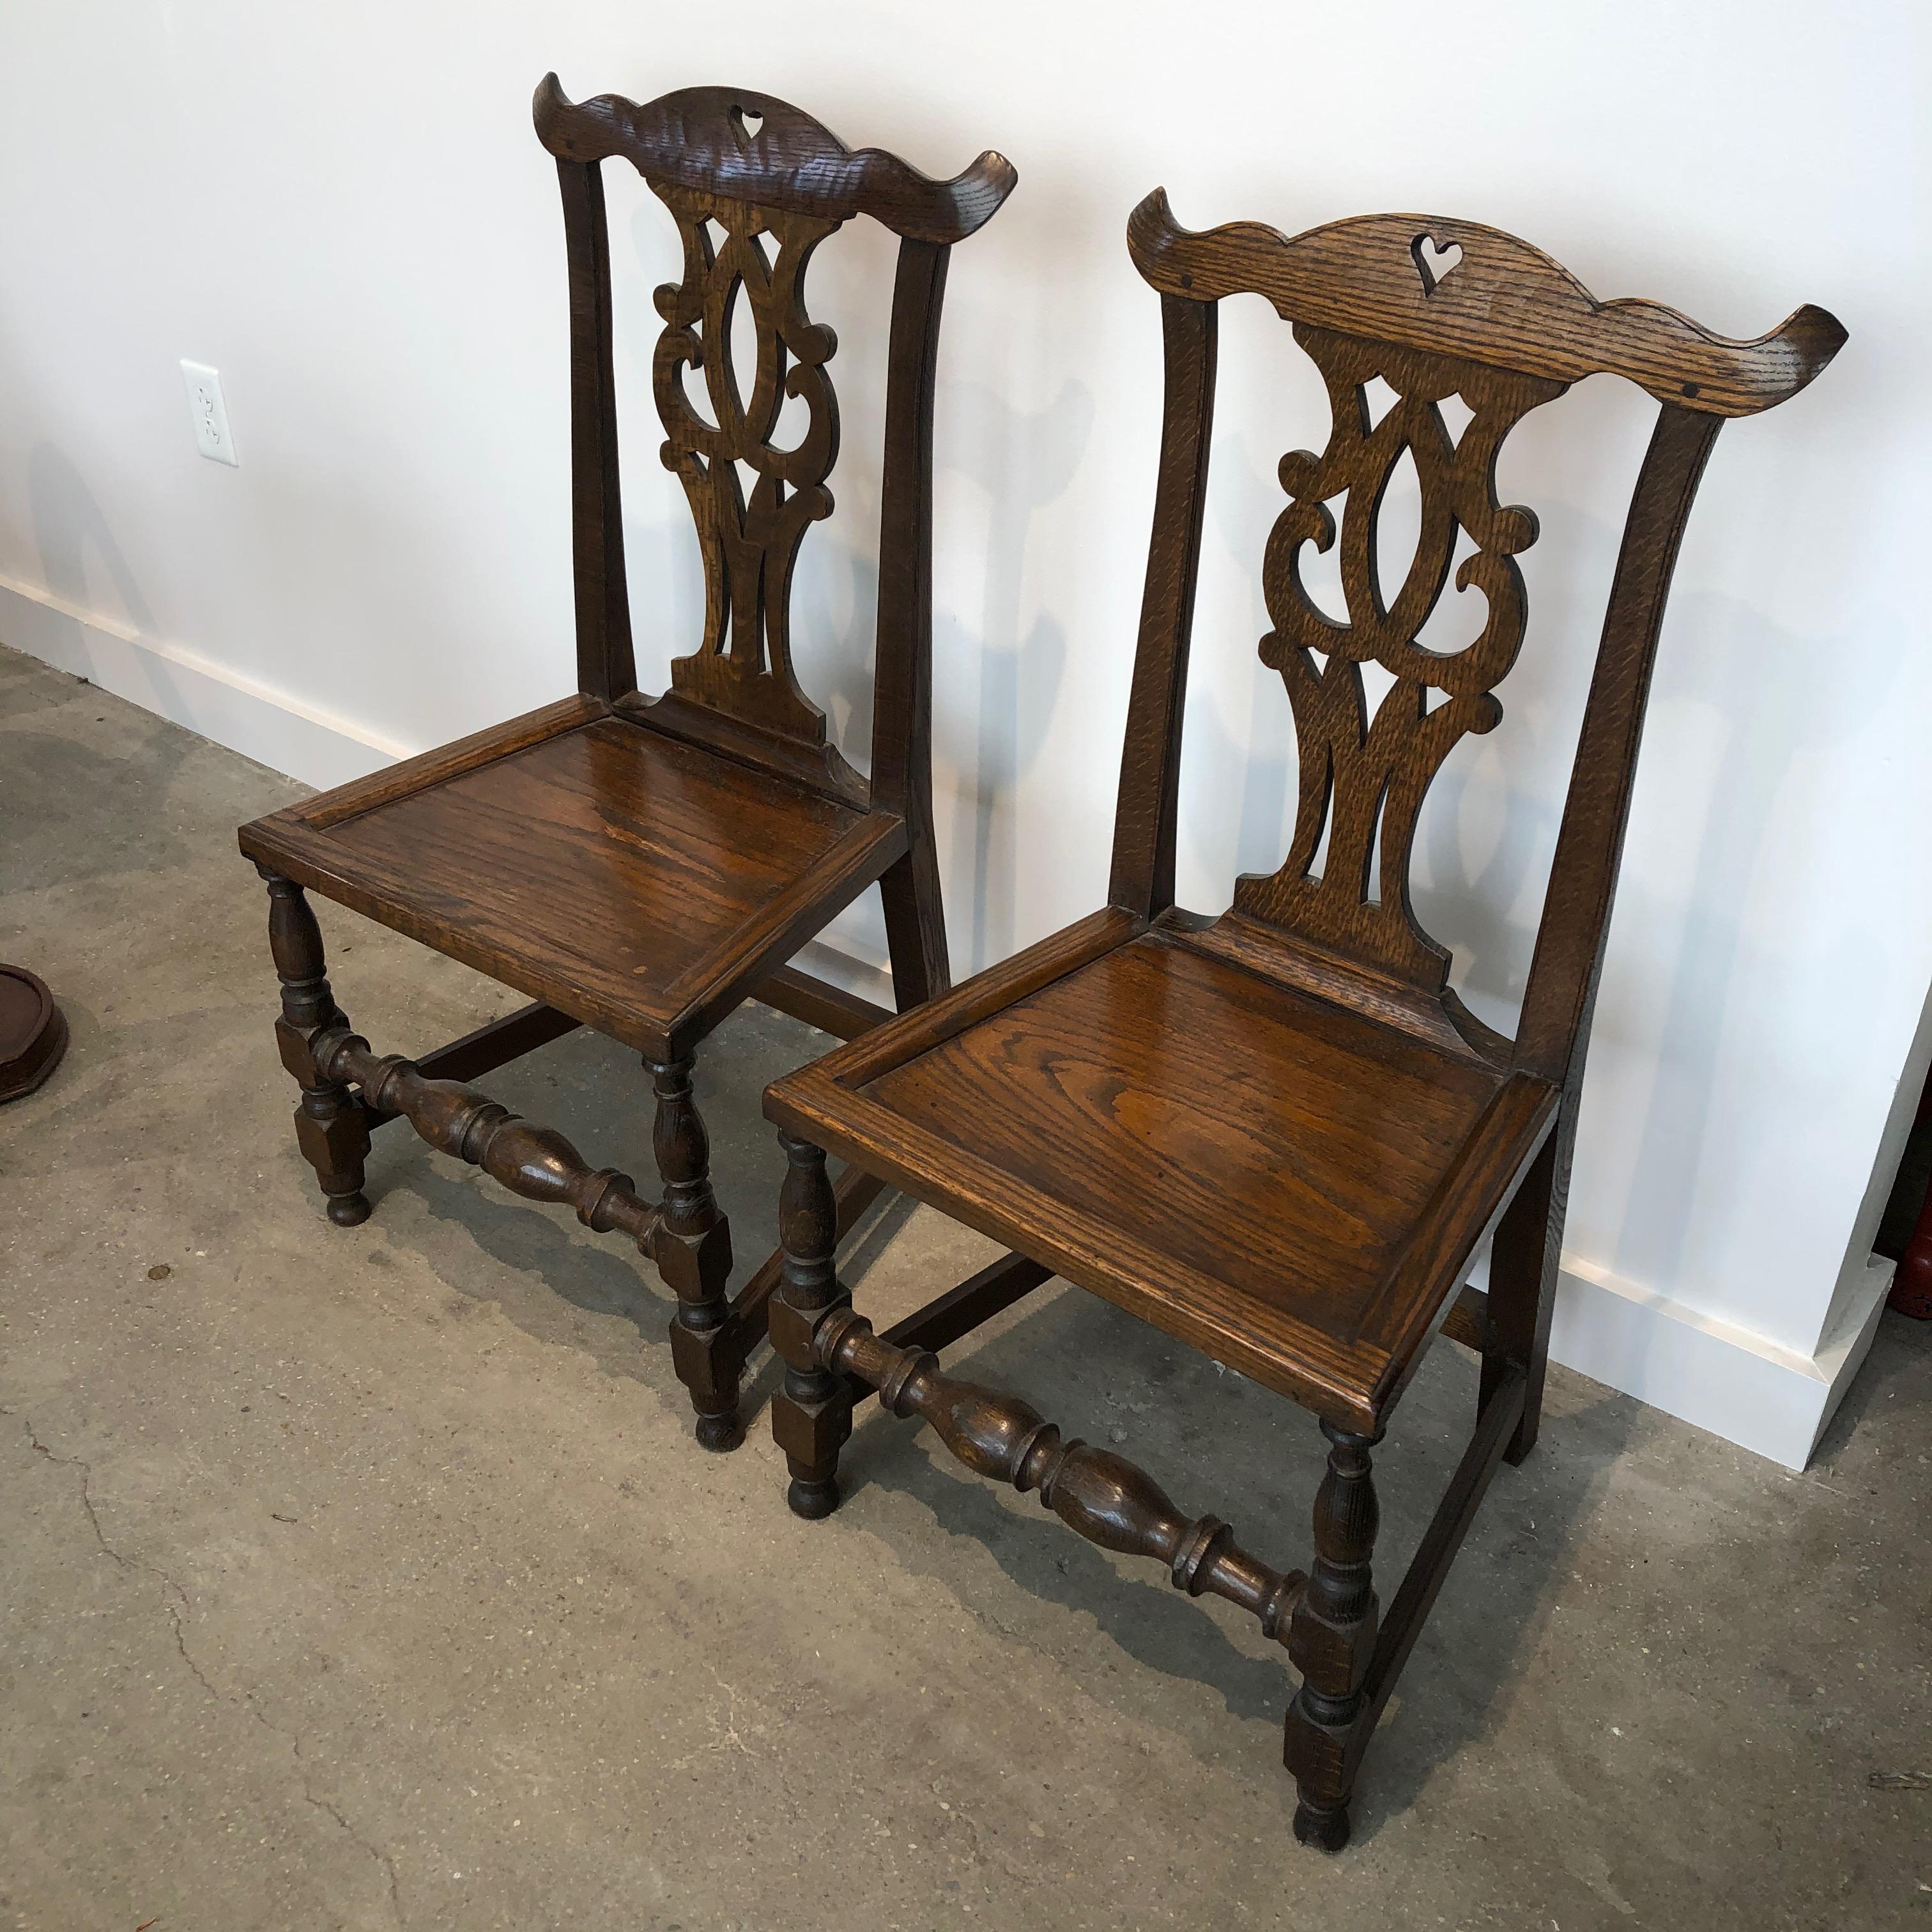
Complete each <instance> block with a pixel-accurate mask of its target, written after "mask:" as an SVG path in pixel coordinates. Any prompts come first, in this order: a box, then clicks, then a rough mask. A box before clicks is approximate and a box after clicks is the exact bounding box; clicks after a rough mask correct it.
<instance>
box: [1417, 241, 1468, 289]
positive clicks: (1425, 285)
mask: <svg viewBox="0 0 1932 1932" xmlns="http://www.w3.org/2000/svg"><path fill="white" fill-rule="evenodd" d="M1409 254H1411V255H1412V257H1414V258H1415V272H1416V273H1417V274H1418V275H1420V276H1421V278H1422V293H1424V295H1426V296H1433V294H1434V293H1436V290H1437V289H1439V287H1441V286H1442V279H1443V278H1444V277H1445V275H1449V274H1450V273H1451V272H1453V271H1454V268H1455V266H1456V264H1457V263H1458V262H1460V261H1461V260H1462V259H1463V246H1462V244H1461V243H1460V242H1450V243H1448V245H1446V246H1443V247H1438V246H1437V245H1436V238H1435V236H1433V235H1430V234H1427V233H1425V234H1421V235H1418V236H1417V237H1416V238H1415V240H1414V241H1413V242H1411V243H1410V244H1409Z"/></svg>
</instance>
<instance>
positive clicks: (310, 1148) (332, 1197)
mask: <svg viewBox="0 0 1932 1932" xmlns="http://www.w3.org/2000/svg"><path fill="white" fill-rule="evenodd" d="M257 870H258V871H260V873H261V874H262V877H263V880H265V881H266V883H267V885H268V888H269V953H271V955H272V956H273V958H274V959H275V977H277V978H278V980H281V983H282V1012H281V1018H280V1019H278V1020H277V1021H276V1022H275V1046H276V1049H277V1051H278V1052H279V1053H280V1055H281V1062H282V1064H283V1065H284V1067H287V1069H288V1070H289V1073H290V1075H291V1076H293V1078H294V1079H295V1081H296V1084H297V1085H299V1087H300V1088H302V1100H301V1102H300V1103H299V1105H298V1106H297V1107H296V1145H297V1146H298V1147H299V1148H301V1149H302V1158H303V1159H304V1160H306V1161H307V1162H308V1164H309V1166H311V1167H312V1168H314V1169H315V1178H316V1180H317V1182H318V1183H319V1184H320V1187H321V1188H322V1192H323V1196H324V1198H325V1199H326V1201H327V1202H328V1203H329V1219H330V1220H332V1221H333V1222H334V1223H335V1225H336V1226H338V1228H353V1227H356V1226H359V1225H360V1224H361V1223H363V1222H365V1221H366V1220H368V1218H369V1198H368V1196H367V1195H365V1193H363V1192H362V1181H363V1162H364V1160H365V1159H366V1157H368V1152H369V1124H368V1118H366V1116H365V1112H364V1109H363V1107H362V1105H360V1104H359V1103H358V1102H357V1101H356V1098H355V1097H354V1096H353V1094H350V1091H349V1089H348V1088H347V1086H346V1085H344V1083H343V1082H341V1080H338V1079H334V1078H332V1076H330V1075H329V1074H328V1073H326V1072H325V1071H324V1070H323V1067H322V1066H321V1064H320V1062H319V1061H318V1060H317V1058H316V1054H315V1049H314V1043H315V1040H316V1038H317V1035H319V1034H321V1033H323V1031H326V1029H328V1028H331V1027H338V1026H341V1025H345V1024H346V1022H344V1019H343V1017H342V1014H341V1011H340V1010H338V1007H337V1006H336V1004H335V995H334V994H333V993H332V992H331V991H330V990H329V980H328V976H327V972H326V960H325V958H324V956H323V950H322V929H321V928H320V926H317V923H316V919H315V914H314V912H313V911H311V910H310V907H309V903H308V899H307V898H305V896H304V895H303V893H302V888H301V886H299V885H297V884H296V883H294V881H293V880H290V879H286V878H284V877H283V876H282V875H281V874H280V873H279V872H277V871H274V870H272V868H270V867H269V866H267V865H260V864H258V865H257Z"/></svg>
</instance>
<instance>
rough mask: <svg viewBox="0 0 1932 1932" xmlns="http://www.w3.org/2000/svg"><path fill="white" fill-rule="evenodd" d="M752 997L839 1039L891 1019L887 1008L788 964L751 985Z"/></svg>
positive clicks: (853, 1036)
mask: <svg viewBox="0 0 1932 1932" xmlns="http://www.w3.org/2000/svg"><path fill="white" fill-rule="evenodd" d="M751 997H752V998H754V999H756V1000H761V1001H763V1003H764V1004H766V1006H768V1007H776V1008H777V1009H778V1011H779V1012H780V1013H789V1014H790V1016H792V1018H793V1019H795V1020H802V1021H804V1022H805V1025H808V1026H815V1027H816V1028H817V1029H818V1030H819V1031H820V1033H829V1034H832V1035H833V1036H834V1037H835V1038H837V1039H839V1040H856V1039H857V1038H858V1037H859V1035H860V1034H862V1033H870V1032H871V1030H872V1029H873V1028H874V1027H875V1026H879V1025H883V1023H884V1022H886V1021H887V1020H889V1019H891V1018H892V1013H891V1011H890V1010H889V1008H887V1007H882V1006H880V1005H878V1004H877V1003H876V1002H875V1001H871V1000H867V999H862V998H860V997H859V995H857V994H856V993H848V992H846V990H845V989H844V987H843V986H833V985H832V983H831V982H830V981H829V980H821V979H820V978H819V977H817V975H816V974H811V973H801V972H799V971H797V970H796V968H793V967H790V966H781V967H780V968H778V971H776V972H775V973H773V974H769V975H768V976H767V977H766V978H764V979H762V980H760V981H759V982H758V983H757V986H754V987H753V988H752V989H751Z"/></svg>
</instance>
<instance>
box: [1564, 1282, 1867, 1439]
mask: <svg viewBox="0 0 1932 1932" xmlns="http://www.w3.org/2000/svg"><path fill="white" fill-rule="evenodd" d="M1892 1267H1893V1264H1892V1263H1891V1262H1888V1261H1885V1260H1884V1259H1882V1258H1881V1257H1879V1256H1876V1255H1873V1256H1872V1257H1871V1258H1870V1261H1869V1262H1867V1265H1866V1267H1865V1268H1864V1271H1863V1274H1862V1276H1861V1277H1859V1278H1858V1280H1857V1281H1856V1285H1855V1289H1854V1290H1853V1292H1852V1293H1851V1294H1850V1295H1848V1296H1847V1297H1846V1300H1845V1304H1844V1307H1843V1311H1842V1313H1841V1317H1840V1319H1839V1322H1838V1326H1837V1327H1836V1328H1835V1330H1834V1331H1832V1334H1829V1335H1828V1336H1826V1338H1825V1340H1824V1342H1823V1344H1822V1345H1821V1346H1820V1349H1819V1351H1818V1353H1817V1355H1800V1354H1799V1353H1798V1352H1797V1351H1796V1350H1795V1349H1787V1348H1784V1347H1782V1346H1780V1345H1779V1344H1778V1343H1775V1342H1774V1341H1772V1340H1770V1339H1769V1337H1766V1336H1763V1335H1760V1334H1755V1333H1754V1332H1753V1331H1751V1330H1750V1329H1748V1328H1738V1327H1736V1326H1735V1325H1733V1324H1731V1323H1730V1322H1720V1321H1718V1320H1715V1319H1713V1318H1712V1316H1707V1315H1701V1314H1700V1313H1698V1312H1697V1310H1695V1309H1692V1308H1687V1307H1685V1306H1684V1304H1682V1302H1677V1301H1671V1300H1670V1299H1669V1298H1667V1297H1666V1296H1664V1295H1653V1294H1651V1293H1649V1292H1648V1291H1646V1290H1645V1289H1640V1288H1639V1287H1637V1286H1635V1284H1634V1283H1630V1282H1627V1281H1622V1280H1619V1279H1618V1278H1617V1277H1616V1276H1615V1275H1613V1274H1611V1273H1610V1271H1609V1270H1608V1269H1607V1268H1599V1267H1598V1266H1597V1265H1596V1264H1595V1262H1589V1261H1586V1260H1584V1259H1583V1257H1582V1256H1577V1255H1565V1256H1564V1258H1563V1274H1562V1283H1561V1285H1560V1286H1559V1289H1558V1292H1557V1300H1556V1322H1555V1324H1554V1326H1553V1329H1552V1331H1551V1334H1550V1355H1551V1357H1552V1358H1553V1360H1555V1361H1559V1362H1561V1363H1562V1364H1564V1366H1565V1367H1567V1368H1572V1369H1576V1370H1580V1371H1581V1373H1583V1374H1585V1375H1586V1376H1590V1377H1591V1378H1592V1379H1593V1380H1595V1381H1597V1382H1607V1383H1608V1384H1609V1385H1610V1387H1611V1388H1616V1389H1621V1390H1622V1391H1624V1393H1625V1394H1627V1395H1634V1396H1635V1397H1637V1400H1639V1401H1640V1402H1646V1403H1649V1404H1650V1405H1651V1406H1652V1408H1655V1409H1663V1410H1665V1411H1666V1412H1667V1413H1669V1414H1670V1415H1675V1416H1677V1417H1679V1418H1681V1419H1682V1421H1685V1422H1691V1423H1694V1424H1697V1427H1699V1428H1700V1429H1708V1430H1710V1432H1711V1433H1712V1435H1714V1436H1723V1437H1724V1439H1726V1440H1727V1441H1728V1442H1735V1443H1737V1444H1738V1445H1739V1446H1740V1447H1741V1448H1746V1449H1750V1450H1753V1451H1756V1453H1757V1454H1759V1455H1760V1456H1768V1457H1770V1458H1771V1460H1772V1461H1773V1462H1775V1463H1783V1464H1784V1466H1785V1467H1786V1468H1787V1469H1803V1468H1804V1467H1805V1464H1806V1463H1808V1462H1809V1461H1810V1460H1811V1452H1812V1451H1813V1450H1814V1448H1817V1444H1818V1439H1819V1437H1820V1436H1822V1435H1823V1433H1824V1430H1825V1425H1826V1424H1827V1423H1828V1422H1829V1421H1831V1419H1832V1412H1833V1411H1834V1410H1835V1409H1837V1407H1838V1402H1839V1399H1840V1398H1841V1397H1842V1396H1843V1394H1844V1392H1845V1391H1846V1388H1848V1387H1849V1385H1850V1383H1851V1379H1852V1376H1855V1374H1857V1373H1858V1365H1859V1364H1861V1362H1863V1361H1864V1358H1865V1355H1866V1353H1867V1351H1868V1350H1869V1349H1870V1347H1871V1343H1872V1337H1873V1335H1874V1334H1876V1332H1877V1329H1878V1319H1879V1315H1880V1314H1881V1313H1882V1312H1883V1310H1884V1307H1885V1295H1886V1292H1888V1289H1890V1288H1891V1276H1892Z"/></svg>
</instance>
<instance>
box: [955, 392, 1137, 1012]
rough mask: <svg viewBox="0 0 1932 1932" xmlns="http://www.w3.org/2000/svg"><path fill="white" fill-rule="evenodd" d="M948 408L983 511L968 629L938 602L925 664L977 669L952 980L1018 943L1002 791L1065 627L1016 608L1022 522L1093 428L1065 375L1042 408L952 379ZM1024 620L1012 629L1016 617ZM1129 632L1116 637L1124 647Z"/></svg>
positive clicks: (1054, 685) (1072, 466)
mask: <svg viewBox="0 0 1932 1932" xmlns="http://www.w3.org/2000/svg"><path fill="white" fill-rule="evenodd" d="M949 407H950V408H951V409H952V410H953V411H955V412H956V413H959V414H961V415H963V416H970V417H971V419H972V420H973V421H974V423H975V424H976V425H977V426H978V430H979V434H977V435H976V436H974V437H953V438H951V439H949V440H948V441H947V443H946V445H945V446H944V449H945V455H946V461H947V467H948V468H949V469H954V470H956V471H958V472H960V473H962V474H964V475H966V476H968V477H969V478H971V480H972V481H974V482H975V483H977V484H978V485H979V486H980V490H982V491H983V493H984V494H985V496H986V503H987V508H988V519H987V522H986V525H985V538H984V541H983V544H982V546H981V549H982V553H983V556H984V557H985V559H986V571H985V577H984V589H983V601H982V604H981V607H980V624H979V626H978V635H977V637H975V636H972V635H970V634H968V633H967V632H966V631H965V629H964V627H963V626H962V625H961V624H960V623H959V621H958V620H957V619H956V618H955V617H953V616H951V615H950V613H947V612H946V611H945V610H943V609H942V610H940V611H938V612H936V613H935V618H934V627H933V628H934V637H933V655H934V657H935V661H938V662H940V663H943V664H959V663H965V662H968V661H971V662H972V663H974V664H977V667H978V668H979V673H980V704H979V718H978V721H977V736H976V737H975V739H974V765H973V769H972V772H971V775H970V778H969V777H968V775H967V774H965V773H963V772H960V773H956V775H955V777H954V781H953V784H954V796H955V797H956V799H957V800H958V802H959V807H960V809H959V811H958V812H957V814H956V817H955V821H954V825H953V857H952V862H951V864H950V866H948V867H947V868H946V876H947V877H948V878H949V879H950V880H953V881H955V882H956V885H955V889H954V891H953V893H952V894H951V895H950V897H951V898H952V901H953V904H959V900H960V898H961V897H962V895H964V896H965V900H966V903H967V905H968V908H969V910H968V917H967V919H966V920H965V930H964V932H955V933H954V934H953V935H952V944H953V977H954V979H955V980H964V979H965V978H967V977H969V976H970V975H971V974H974V973H977V972H980V971H983V970H984V969H985V968H986V967H988V966H989V965H993V964H994V963H995V962H996V961H998V960H1001V959H1005V958H1006V957H1007V955H1008V954H1010V953H1012V952H1013V951H1014V950H1016V947H1017V946H1018V944H1019V940H1018V937H1017V908H1018V886H1019V822H1018V820H1017V819H1016V817H1015V816H1014V813H1013V799H1014V794H1015V792H1016V790H1017V788H1018V787H1019V783H1020V781H1021V780H1022V778H1024V777H1025V775H1026V774H1027V773H1028V772H1029V771H1031V769H1032V768H1033V766H1034V763H1036V762H1037V760H1038V758H1039V757H1040V752H1041V750H1042V748H1043V746H1044V745H1045V744H1046V739H1047V735H1048V732H1049V727H1051V725H1052V721H1053V718H1054V714H1055V711H1056V710H1057V709H1058V706H1059V698H1060V688H1061V682H1062V681H1063V679H1064V676H1065V674H1066V670H1067V632H1066V630H1065V628H1064V626H1063V625H1061V622H1060V621H1059V619H1058V618H1056V617H1055V616H1053V615H1052V613H1051V612H1050V611H1049V610H1046V609H1045V608H1043V609H1041V610H1040V611H1038V612H1037V613H1036V614H1035V615H1034V617H1033V619H1032V621H1031V623H1028V622H1026V621H1025V613H1024V610H1023V608H1022V592H1023V589H1024V585H1025V572H1026V564H1027V555H1028V542H1029V538H1030V533H1031V529H1032V526H1033V523H1034V519H1035V517H1037V516H1038V514H1040V511H1042V510H1043V509H1045V508H1047V506H1048V505H1050V504H1052V503H1053V502H1056V501H1057V500H1058V499H1059V498H1060V496H1062V495H1063V494H1064V492H1065V491H1066V490H1067V486H1068V485H1069V484H1070V483H1071V482H1072V481H1073V477H1074V475H1075V473H1076V471H1078V469H1079V467H1080V464H1081V462H1082V459H1083V458H1084V457H1085V455H1086V452H1087V446H1088V442H1089V441H1090V440H1091V437H1092V435H1093V431H1094V392H1092V390H1091V389H1089V388H1088V386H1086V385H1085V383H1080V382H1077V381H1075V380H1072V379H1071V378H1070V379H1069V380H1067V381H1066V382H1065V383H1063V384H1062V385H1061V389H1060V391H1059V393H1058V395H1056V396H1055V398H1054V399H1053V401H1052V402H1050V403H1049V404H1047V405H1046V407H1045V408H1044V409H1040V410H1020V409H1016V408H1014V407H1013V405H1012V404H1010V403H1009V402H1007V400H1006V399H1005V398H1004V397H1003V396H1001V395H999V394H998V393H997V392H995V391H993V390H990V389H981V388H980V387H979V386H977V384H962V385H959V386H958V388H957V389H956V391H955V392H954V394H953V397H952V398H951V399H950V404H949ZM1023 625H1024V628H1022V626H1023ZM1130 643H1131V640H1125V641H1124V642H1123V643H1122V645H1121V648H1122V649H1123V650H1125V649H1128V648H1129V647H1130ZM951 726H952V721H950V719H948V718H946V717H945V716H944V714H943V713H941V714H940V715H936V716H935V720H934V729H933V737H934V755H935V765H936V766H937V767H938V769H936V770H935V773H934V780H935V788H936V789H937V788H938V787H940V786H941V785H942V784H943V783H944V776H945V772H946V766H945V763H944V757H945V752H946V750H947V746H948V744H949V742H950V741H951V740H952V739H953V735H954V734H953V730H952V728H951Z"/></svg>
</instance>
